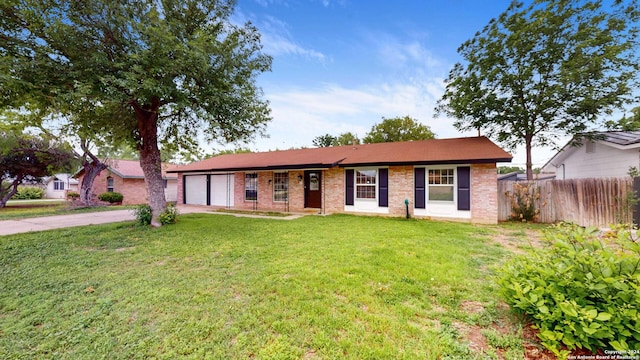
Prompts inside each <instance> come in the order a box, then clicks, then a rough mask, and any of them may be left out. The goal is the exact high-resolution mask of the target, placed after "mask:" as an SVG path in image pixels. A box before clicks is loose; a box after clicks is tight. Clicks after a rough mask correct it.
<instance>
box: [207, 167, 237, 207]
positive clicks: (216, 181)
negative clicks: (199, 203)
mask: <svg viewBox="0 0 640 360" xmlns="http://www.w3.org/2000/svg"><path fill="white" fill-rule="evenodd" d="M210 185H211V205H213V206H226V207H232V206H233V194H234V192H233V174H222V175H211V183H210Z"/></svg>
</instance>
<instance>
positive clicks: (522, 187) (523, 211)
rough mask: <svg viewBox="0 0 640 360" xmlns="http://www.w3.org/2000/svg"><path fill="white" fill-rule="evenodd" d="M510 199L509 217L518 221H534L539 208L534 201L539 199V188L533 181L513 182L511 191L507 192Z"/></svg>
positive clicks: (536, 218)
mask: <svg viewBox="0 0 640 360" xmlns="http://www.w3.org/2000/svg"><path fill="white" fill-rule="evenodd" d="M507 196H508V197H509V199H510V200H511V219H513V220H518V221H525V222H526V221H536V220H538V215H539V214H540V210H539V209H536V201H538V200H539V199H540V189H539V188H538V187H537V186H536V184H535V183H529V182H525V183H515V184H513V192H509V191H508V192H507Z"/></svg>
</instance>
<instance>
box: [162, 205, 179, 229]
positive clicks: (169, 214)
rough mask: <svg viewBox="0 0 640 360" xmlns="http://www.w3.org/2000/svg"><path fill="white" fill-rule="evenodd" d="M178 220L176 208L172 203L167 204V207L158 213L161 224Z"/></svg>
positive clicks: (173, 222)
mask: <svg viewBox="0 0 640 360" xmlns="http://www.w3.org/2000/svg"><path fill="white" fill-rule="evenodd" d="M177 221H178V208H176V207H175V205H173V204H169V205H167V208H166V209H164V211H163V212H162V213H161V214H160V223H161V224H162V225H167V224H175V223H176V222H177Z"/></svg>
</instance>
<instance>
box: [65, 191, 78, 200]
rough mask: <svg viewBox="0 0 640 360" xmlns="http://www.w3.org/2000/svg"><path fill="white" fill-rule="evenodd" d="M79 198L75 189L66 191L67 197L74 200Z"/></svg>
mask: <svg viewBox="0 0 640 360" xmlns="http://www.w3.org/2000/svg"><path fill="white" fill-rule="evenodd" d="M79 198H80V193H78V192H75V191H67V199H69V200H76V199H79Z"/></svg>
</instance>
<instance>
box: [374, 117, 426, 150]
mask: <svg viewBox="0 0 640 360" xmlns="http://www.w3.org/2000/svg"><path fill="white" fill-rule="evenodd" d="M435 137H436V136H435V134H434V133H433V132H432V131H431V129H430V128H429V127H428V126H426V125H423V124H420V123H419V122H418V121H417V120H415V119H412V118H411V117H409V116H405V117H396V118H389V119H387V118H385V117H383V118H382V122H381V123H379V124H376V125H374V126H373V127H371V131H369V133H368V134H367V135H366V136H365V137H364V139H362V140H363V142H364V143H365V144H373V143H381V142H396V141H409V140H428V139H434V138H435Z"/></svg>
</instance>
